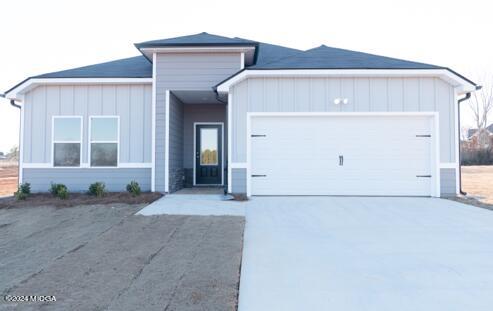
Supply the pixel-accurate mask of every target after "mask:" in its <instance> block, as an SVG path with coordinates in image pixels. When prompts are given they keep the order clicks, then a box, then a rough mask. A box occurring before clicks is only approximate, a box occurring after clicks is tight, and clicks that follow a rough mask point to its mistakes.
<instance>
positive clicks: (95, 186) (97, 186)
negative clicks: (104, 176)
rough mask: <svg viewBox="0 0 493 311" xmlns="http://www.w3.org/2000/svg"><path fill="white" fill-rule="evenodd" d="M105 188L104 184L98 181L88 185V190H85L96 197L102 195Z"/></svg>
mask: <svg viewBox="0 0 493 311" xmlns="http://www.w3.org/2000/svg"><path fill="white" fill-rule="evenodd" d="M105 188H106V186H105V184H104V182H100V181H98V182H95V183H92V184H90V185H89V190H88V191H87V193H88V194H90V195H94V196H97V197H102V196H104V194H105V193H106V189H105Z"/></svg>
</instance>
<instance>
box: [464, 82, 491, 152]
mask: <svg viewBox="0 0 493 311" xmlns="http://www.w3.org/2000/svg"><path fill="white" fill-rule="evenodd" d="M482 85H483V88H482V89H481V90H479V91H476V92H474V93H473V97H472V98H471V100H470V101H469V107H470V108H471V110H472V113H473V117H474V121H475V123H476V128H477V129H478V132H477V134H478V142H479V144H480V145H481V146H486V145H487V144H488V142H489V138H488V133H487V131H486V127H487V126H488V115H489V113H490V112H491V111H493V77H490V78H489V79H483V83H482Z"/></svg>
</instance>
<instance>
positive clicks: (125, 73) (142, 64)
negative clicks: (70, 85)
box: [5, 55, 152, 93]
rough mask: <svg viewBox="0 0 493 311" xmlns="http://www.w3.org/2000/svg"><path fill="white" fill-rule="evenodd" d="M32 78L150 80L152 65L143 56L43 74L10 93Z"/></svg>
mask: <svg viewBox="0 0 493 311" xmlns="http://www.w3.org/2000/svg"><path fill="white" fill-rule="evenodd" d="M33 78H152V64H151V63H150V62H149V61H148V60H147V59H146V58H145V57H144V56H143V55H140V56H135V57H130V58H123V59H118V60H114V61H110V62H105V63H99V64H94V65H89V66H84V67H77V68H72V69H67V70H62V71H55V72H50V73H44V74H41V75H37V76H32V77H29V78H27V79H24V80H23V81H21V82H20V83H18V84H16V85H15V86H13V87H11V88H10V89H9V90H7V91H5V93H8V92H10V91H11V90H13V89H15V88H16V87H18V86H19V85H21V84H22V83H24V82H26V81H27V80H29V79H33Z"/></svg>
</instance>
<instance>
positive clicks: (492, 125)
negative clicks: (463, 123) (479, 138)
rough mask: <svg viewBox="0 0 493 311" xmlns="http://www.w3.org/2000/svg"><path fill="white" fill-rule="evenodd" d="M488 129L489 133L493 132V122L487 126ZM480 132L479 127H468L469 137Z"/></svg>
mask: <svg viewBox="0 0 493 311" xmlns="http://www.w3.org/2000/svg"><path fill="white" fill-rule="evenodd" d="M486 130H487V131H488V132H489V133H493V123H491V124H490V125H489V126H487V127H486ZM477 132H478V129H468V130H467V138H468V139H470V138H472V137H473V135H474V134H476V133H477Z"/></svg>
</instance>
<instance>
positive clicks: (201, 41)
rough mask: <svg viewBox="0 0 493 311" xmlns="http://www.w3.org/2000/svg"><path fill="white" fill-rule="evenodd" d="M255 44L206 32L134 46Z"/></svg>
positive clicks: (254, 43)
mask: <svg viewBox="0 0 493 311" xmlns="http://www.w3.org/2000/svg"><path fill="white" fill-rule="evenodd" d="M218 45H226V46H228V45H229V46H256V45H257V42H256V41H252V40H247V39H241V38H228V37H223V36H218V35H212V34H209V33H207V32H202V33H198V34H195V35H189V36H182V37H176V38H169V39H160V40H152V41H145V42H141V43H136V44H135V46H136V47H137V48H138V49H140V48H145V47H158V46H218Z"/></svg>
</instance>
